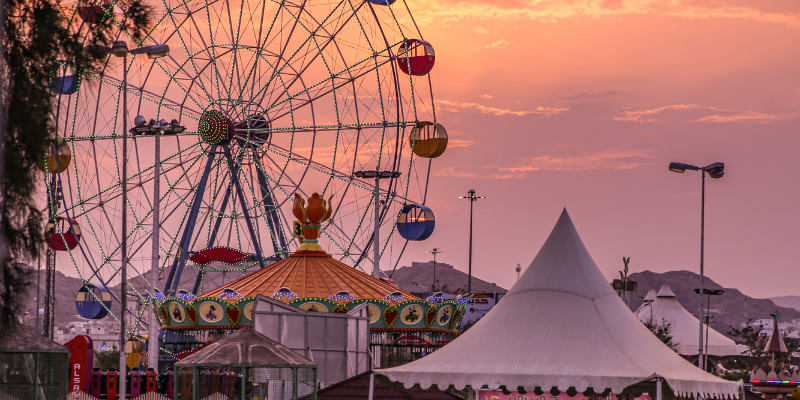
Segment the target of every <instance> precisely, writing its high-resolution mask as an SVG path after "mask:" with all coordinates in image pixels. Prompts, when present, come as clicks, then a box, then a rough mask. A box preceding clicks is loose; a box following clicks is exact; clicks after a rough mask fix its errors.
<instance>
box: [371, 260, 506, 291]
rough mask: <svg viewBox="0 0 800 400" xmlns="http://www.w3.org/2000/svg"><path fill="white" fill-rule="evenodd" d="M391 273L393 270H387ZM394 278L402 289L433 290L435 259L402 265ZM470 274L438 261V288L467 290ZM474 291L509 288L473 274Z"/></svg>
mask: <svg viewBox="0 0 800 400" xmlns="http://www.w3.org/2000/svg"><path fill="white" fill-rule="evenodd" d="M386 273H387V274H391V271H386ZM392 279H394V280H395V281H397V285H398V286H400V289H403V290H405V291H408V292H421V291H423V292H424V291H431V285H433V261H429V262H413V263H411V266H410V267H401V268H398V269H397V270H395V271H394V274H392ZM468 279H469V275H467V274H466V273H464V272H461V271H460V270H457V269H455V268H453V266H452V265H450V264H446V263H441V262H437V263H436V281H437V282H436V287H437V290H442V291H447V292H454V291H457V290H459V289H463V290H464V291H466V290H467V280H468ZM472 291H473V292H482V293H505V292H507V291H508V290H507V289H504V288H502V287H500V286H497V285H496V284H494V283H493V282H492V283H490V282H486V281H484V280H481V279H478V278H477V277H476V276H475V275H473V276H472Z"/></svg>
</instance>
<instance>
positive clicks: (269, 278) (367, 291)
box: [203, 252, 419, 300]
mask: <svg viewBox="0 0 800 400" xmlns="http://www.w3.org/2000/svg"><path fill="white" fill-rule="evenodd" d="M227 288H230V289H233V290H235V291H236V292H237V293H239V294H240V295H242V296H244V297H254V296H256V295H258V294H260V295H263V296H267V297H272V295H273V294H275V292H277V291H278V290H280V289H281V288H289V289H290V290H291V291H292V293H294V294H296V295H297V296H298V297H300V298H304V297H321V298H326V299H327V298H328V297H330V296H331V295H333V294H335V293H338V292H340V291H343V290H346V291H348V292H349V293H350V295H351V296H353V298H354V299H355V300H359V299H378V300H380V299H383V298H384V297H386V296H388V295H390V294H392V293H394V292H397V291H399V292H400V293H402V294H403V297H404V298H405V300H418V299H419V298H418V297H417V296H414V295H413V294H411V293H409V292H406V291H403V290H400V289H398V288H397V287H395V286H392V285H390V284H389V283H387V282H384V281H382V280H380V279H376V278H373V277H372V276H370V275H368V274H365V273H364V272H361V271H359V270H357V269H355V268H353V267H351V266H349V265H347V264H345V263H343V262H341V261H339V260H336V259H334V258H332V257H331V256H330V255H329V254H324V253H322V254H319V253H317V252H314V253H312V254H303V253H295V254H292V255H290V256H289V257H287V258H284V259H283V260H280V261H278V262H275V263H272V264H270V265H268V266H266V267H265V268H263V269H260V270H258V271H255V272H252V273H250V274H247V275H245V276H243V277H241V278H239V279H236V280H234V281H231V282H229V283H227V284H226V285H225V286H224V287H219V288H216V289H214V290H212V291H209V292H206V293H203V296H204V297H219V295H220V294H222V291H223V290H225V289H227Z"/></svg>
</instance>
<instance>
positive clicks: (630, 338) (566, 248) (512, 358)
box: [376, 209, 742, 398]
mask: <svg viewBox="0 0 800 400" xmlns="http://www.w3.org/2000/svg"><path fill="white" fill-rule="evenodd" d="M376 372H377V373H380V374H382V375H386V376H387V377H389V379H391V380H393V381H400V382H402V383H403V385H404V386H406V387H411V386H414V385H416V384H419V385H420V387H422V388H428V387H430V386H431V385H434V384H435V385H437V386H438V387H439V388H443V387H448V386H451V385H452V386H454V387H455V388H457V389H461V388H464V387H465V386H467V385H470V386H472V387H473V388H475V387H478V388H479V387H482V386H483V385H487V386H488V387H489V388H492V389H494V388H500V387H505V388H507V389H508V390H517V388H523V389H524V390H525V391H527V392H533V391H534V390H536V388H555V389H558V390H560V391H567V390H569V389H570V388H574V389H575V390H576V391H577V392H585V391H586V390H588V389H590V388H591V389H592V390H593V391H594V392H595V393H602V392H604V391H606V390H611V391H612V392H614V393H622V392H623V391H624V390H625V389H626V388H629V390H632V389H633V388H631V387H632V386H634V385H637V384H639V385H638V387H642V386H647V385H652V381H653V380H654V379H655V378H661V379H663V381H664V382H665V383H666V384H667V386H668V387H667V388H664V392H665V393H667V394H669V392H670V391H671V392H672V393H674V394H675V395H677V396H679V397H691V396H705V397H717V398H738V397H739V395H740V393H741V388H742V382H741V381H739V382H731V381H725V380H722V379H720V378H717V377H715V376H713V375H711V374H709V373H706V372H704V371H702V370H700V369H698V368H697V367H695V366H694V365H692V364H690V363H689V362H688V361H686V360H684V359H683V358H682V357H681V356H679V355H678V354H676V353H675V352H673V351H672V350H670V349H669V348H668V347H667V346H666V345H664V344H663V343H662V342H661V341H660V340H659V339H658V338H657V337H656V336H655V335H653V334H652V333H651V332H650V331H649V330H648V329H647V328H646V327H645V326H644V324H642V323H641V322H640V321H639V320H638V319H637V318H636V316H635V315H634V314H633V313H632V312H631V311H630V310H629V309H628V308H627V306H625V304H624V303H623V302H622V300H621V299H620V298H619V296H617V294H616V293H615V292H614V291H613V290H612V288H611V286H610V285H609V283H608V282H607V280H606V278H605V277H604V276H603V274H602V273H601V272H600V270H599V268H598V267H597V265H596V264H595V263H594V261H593V260H592V258H591V256H590V255H589V252H588V251H587V250H586V247H585V246H584V245H583V242H582V241H581V239H580V236H579V235H578V232H577V231H576V229H575V226H574V225H573V223H572V220H571V219H570V217H569V214H568V213H567V211H566V209H564V211H563V212H562V213H561V217H560V218H559V219H558V222H557V223H556V225H555V227H554V228H553V231H552V232H551V233H550V236H549V237H548V239H547V241H546V242H545V243H544V245H543V246H542V248H541V250H540V251H539V253H538V254H537V255H536V257H535V258H534V260H533V262H532V263H531V265H530V266H529V267H528V269H527V270H526V271H525V272H524V273H523V275H522V276H521V277H520V278H519V280H518V281H517V283H516V284H515V285H514V286H513V287H512V288H511V290H509V292H508V294H506V296H505V297H504V298H503V300H502V301H501V302H499V303H498V304H497V305H496V306H495V307H494V308H493V309H492V310H491V311H490V312H489V313H487V314H486V316H484V317H483V318H482V319H481V320H480V321H478V323H477V324H475V325H474V326H473V327H472V328H471V329H470V330H468V331H467V332H465V333H464V334H462V335H461V336H460V337H458V338H457V339H455V340H454V341H453V342H452V343H450V344H448V345H447V346H444V347H443V348H441V349H439V350H437V351H436V352H434V353H431V354H429V355H427V356H425V357H424V358H422V359H419V360H416V361H414V362H411V363H408V364H405V365H401V366H398V367H393V368H387V369H380V370H376ZM549 390H551V389H547V391H549Z"/></svg>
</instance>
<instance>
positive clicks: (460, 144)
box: [447, 139, 475, 147]
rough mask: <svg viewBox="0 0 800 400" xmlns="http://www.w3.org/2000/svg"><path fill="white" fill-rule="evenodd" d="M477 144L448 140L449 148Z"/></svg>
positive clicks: (471, 141) (472, 141) (470, 141)
mask: <svg viewBox="0 0 800 400" xmlns="http://www.w3.org/2000/svg"><path fill="white" fill-rule="evenodd" d="M473 144H475V141H474V140H461V139H448V140H447V147H469V146H472V145H473Z"/></svg>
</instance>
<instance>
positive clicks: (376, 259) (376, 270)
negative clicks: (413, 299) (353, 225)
mask: <svg viewBox="0 0 800 400" xmlns="http://www.w3.org/2000/svg"><path fill="white" fill-rule="evenodd" d="M380 182H381V174H380V171H379V170H378V169H377V168H376V169H375V194H374V196H375V232H373V237H372V253H373V254H372V260H373V262H372V276H373V277H374V278H375V279H380V278H381V266H380V263H381V259H380V258H381V246H380V243H381V241H380V235H381V202H380V199H381V195H380V192H379V190H380ZM370 377H371V376H370Z"/></svg>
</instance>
